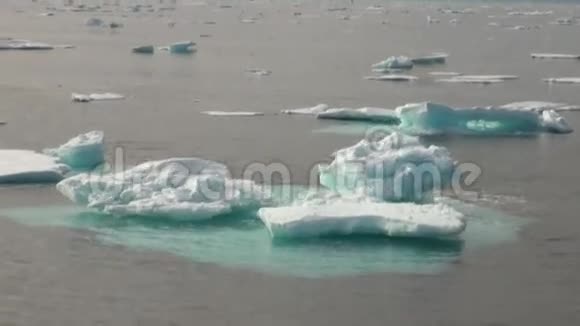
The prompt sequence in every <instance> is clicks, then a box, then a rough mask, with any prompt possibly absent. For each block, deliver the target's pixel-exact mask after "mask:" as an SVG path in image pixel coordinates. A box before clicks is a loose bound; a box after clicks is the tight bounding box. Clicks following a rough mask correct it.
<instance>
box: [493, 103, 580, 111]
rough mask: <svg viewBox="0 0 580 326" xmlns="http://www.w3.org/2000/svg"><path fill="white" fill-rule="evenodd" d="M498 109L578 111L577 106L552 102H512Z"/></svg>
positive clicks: (579, 107)
mask: <svg viewBox="0 0 580 326" xmlns="http://www.w3.org/2000/svg"><path fill="white" fill-rule="evenodd" d="M500 108H504V109H510V110H522V111H539V112H541V111H545V110H554V111H576V110H580V106H579V105H570V104H566V103H554V102H540V101H524V102H513V103H509V104H505V105H502V106H501V107H500Z"/></svg>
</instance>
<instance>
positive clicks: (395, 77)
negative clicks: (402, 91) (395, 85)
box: [365, 74, 419, 82]
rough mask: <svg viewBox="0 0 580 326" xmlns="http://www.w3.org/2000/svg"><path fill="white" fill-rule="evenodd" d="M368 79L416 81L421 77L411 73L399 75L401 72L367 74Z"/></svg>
mask: <svg viewBox="0 0 580 326" xmlns="http://www.w3.org/2000/svg"><path fill="white" fill-rule="evenodd" d="M365 79H366V80H377V81H396V82H401V81H402V82H408V81H415V80H417V79H419V78H417V77H415V76H410V75H399V74H387V75H380V76H366V77H365Z"/></svg>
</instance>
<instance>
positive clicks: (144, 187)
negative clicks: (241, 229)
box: [56, 158, 269, 221]
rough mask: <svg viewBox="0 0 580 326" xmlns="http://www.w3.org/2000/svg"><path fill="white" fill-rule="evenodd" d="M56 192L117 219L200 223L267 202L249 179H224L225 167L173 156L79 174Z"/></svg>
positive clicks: (226, 174)
mask: <svg viewBox="0 0 580 326" xmlns="http://www.w3.org/2000/svg"><path fill="white" fill-rule="evenodd" d="M56 188H57V189H58V190H59V191H60V192H61V193H62V194H63V195H65V196H66V197H67V198H69V199H70V200H72V201H73V202H75V203H77V204H80V205H84V206H87V207H89V208H93V209H95V210H98V211H100V212H104V213H107V214H111V215H118V216H131V215H137V216H146V217H163V218H168V219H174V220H187V221H199V220H207V219H211V218H213V217H215V216H219V215H223V214H227V213H231V212H234V211H240V210H244V209H250V208H253V207H259V206H262V205H263V204H264V203H265V201H267V200H268V199H269V197H268V196H267V194H265V193H264V192H263V191H262V188H261V187H259V186H257V185H256V184H254V183H253V182H252V181H249V180H236V179H231V178H229V176H228V169H227V167H226V166H225V165H223V164H220V163H217V162H213V161H208V160H203V159H199V158H173V159H168V160H163V161H153V162H147V163H144V164H141V165H138V166H136V167H134V168H131V169H128V170H126V171H120V172H117V173H106V172H105V173H100V172H95V173H83V174H79V175H76V176H73V177H70V178H67V179H65V180H63V181H61V182H60V183H58V184H57V186H56Z"/></svg>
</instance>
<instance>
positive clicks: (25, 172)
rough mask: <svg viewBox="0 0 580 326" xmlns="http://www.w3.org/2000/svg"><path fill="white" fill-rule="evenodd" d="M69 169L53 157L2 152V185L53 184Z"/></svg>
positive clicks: (9, 151) (31, 153)
mask: <svg viewBox="0 0 580 326" xmlns="http://www.w3.org/2000/svg"><path fill="white" fill-rule="evenodd" d="M68 171H69V168H68V167H67V166H66V165H64V164H59V163H58V162H56V160H55V159H54V158H53V157H50V156H47V155H43V154H39V153H36V152H33V151H27V150H6V149H3V150H0V183H52V182H58V181H60V180H62V178H63V177H64V175H65V174H66V173H67V172H68Z"/></svg>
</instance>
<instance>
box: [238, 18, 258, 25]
mask: <svg viewBox="0 0 580 326" xmlns="http://www.w3.org/2000/svg"><path fill="white" fill-rule="evenodd" d="M257 21H258V19H257V18H244V19H242V20H240V23H242V24H255V23H256V22H257Z"/></svg>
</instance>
